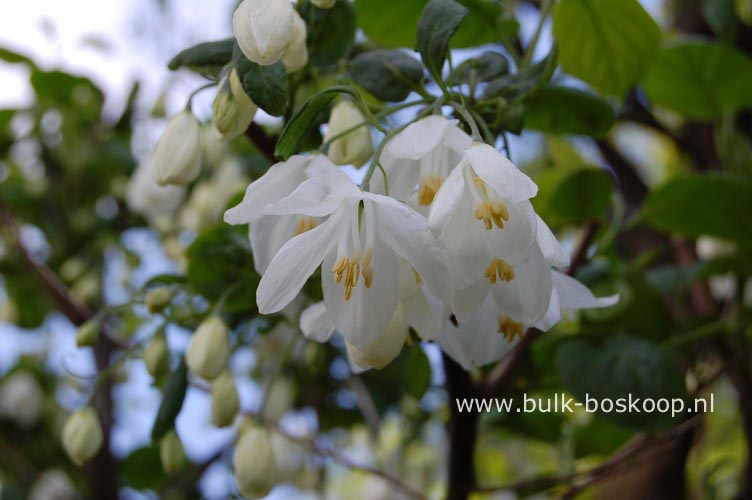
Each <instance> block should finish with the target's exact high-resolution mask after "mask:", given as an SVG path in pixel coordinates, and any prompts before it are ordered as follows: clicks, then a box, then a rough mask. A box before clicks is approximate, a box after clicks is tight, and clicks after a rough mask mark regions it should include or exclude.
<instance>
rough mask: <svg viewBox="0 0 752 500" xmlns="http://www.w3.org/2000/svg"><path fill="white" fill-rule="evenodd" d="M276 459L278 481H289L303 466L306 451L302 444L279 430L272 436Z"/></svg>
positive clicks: (293, 478)
mask: <svg viewBox="0 0 752 500" xmlns="http://www.w3.org/2000/svg"><path fill="white" fill-rule="evenodd" d="M270 440H271V443H272V451H273V452H274V460H275V463H276V464H277V481H279V482H280V483H289V482H292V481H294V480H295V478H296V477H297V476H298V474H299V473H300V471H301V469H302V468H303V461H304V458H305V457H304V453H303V450H302V449H301V447H300V445H298V444H297V443H295V442H294V441H292V440H290V438H288V437H287V436H284V435H282V434H280V433H279V432H272V433H271V437H270Z"/></svg>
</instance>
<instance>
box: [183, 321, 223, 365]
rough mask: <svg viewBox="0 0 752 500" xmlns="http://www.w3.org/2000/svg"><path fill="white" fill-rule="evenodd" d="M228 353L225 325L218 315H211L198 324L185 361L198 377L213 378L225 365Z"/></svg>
mask: <svg viewBox="0 0 752 500" xmlns="http://www.w3.org/2000/svg"><path fill="white" fill-rule="evenodd" d="M229 355H230V346H229V341H228V338H227V326H225V323H224V321H222V318H220V317H219V316H211V317H209V318H207V319H205V320H204V321H203V322H202V323H201V324H200V325H199V326H198V328H197V329H196V332H195V333H194V334H193V336H192V337H191V342H190V344H188V350H187V351H186V353H185V362H186V364H187V365H188V368H190V369H191V371H192V372H193V373H195V374H196V375H198V376H199V377H202V378H205V379H206V380H214V379H215V378H217V376H218V375H219V374H220V373H222V372H223V371H224V369H225V368H226V367H227V358H228V357H229Z"/></svg>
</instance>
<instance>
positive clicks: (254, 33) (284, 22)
mask: <svg viewBox="0 0 752 500" xmlns="http://www.w3.org/2000/svg"><path fill="white" fill-rule="evenodd" d="M294 25H295V12H294V9H293V7H292V4H291V3H290V2H289V0H243V1H242V2H240V5H238V8H237V9H236V10H235V14H234V15H233V16H232V28H233V32H234V33H235V38H236V39H237V41H238V46H240V50H241V51H242V52H243V54H244V55H245V56H246V57H247V58H248V59H250V60H251V61H253V62H255V63H257V64H261V65H262V66H269V65H271V64H274V63H275V62H277V61H279V60H280V58H282V55H283V54H284V52H285V49H286V48H287V46H288V45H289V44H290V40H292V37H293V32H294Z"/></svg>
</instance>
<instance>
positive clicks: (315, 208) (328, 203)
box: [265, 173, 360, 217]
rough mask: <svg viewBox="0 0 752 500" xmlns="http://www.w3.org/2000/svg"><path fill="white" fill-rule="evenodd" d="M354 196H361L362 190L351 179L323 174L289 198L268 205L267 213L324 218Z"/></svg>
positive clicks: (309, 181) (300, 187)
mask: <svg viewBox="0 0 752 500" xmlns="http://www.w3.org/2000/svg"><path fill="white" fill-rule="evenodd" d="M352 196H360V189H359V188H358V186H356V185H355V183H354V182H353V181H352V180H350V178H349V177H347V176H346V175H344V174H343V175H340V174H339V173H338V174H332V173H323V174H322V175H319V176H317V177H314V178H312V179H308V180H307V181H305V182H304V183H302V184H301V185H300V186H298V188H297V189H296V190H295V191H293V192H292V193H291V194H290V195H289V196H287V197H285V198H282V199H281V200H279V201H277V202H276V203H273V204H272V205H268V206H267V207H266V210H265V213H267V214H270V215H289V214H300V215H308V216H311V217H324V216H326V215H329V214H330V213H332V212H334V211H335V210H336V209H337V208H338V207H340V206H341V205H342V202H343V201H344V200H345V199H346V198H348V197H352Z"/></svg>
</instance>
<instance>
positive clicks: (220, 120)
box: [212, 68, 258, 141]
mask: <svg viewBox="0 0 752 500" xmlns="http://www.w3.org/2000/svg"><path fill="white" fill-rule="evenodd" d="M212 110H213V113H212V124H213V125H214V128H215V129H217V132H218V133H219V135H220V137H221V138H222V139H224V140H226V141H229V140H231V139H234V138H236V137H238V136H239V135H241V134H243V133H244V132H245V131H246V129H247V128H248V125H250V124H251V122H252V121H253V117H254V116H256V112H257V111H258V106H256V104H255V103H254V102H253V101H252V100H251V98H250V97H248V94H246V92H245V90H243V85H242V84H241V83H240V78H238V73H237V71H235V69H234V68H233V69H232V71H230V74H229V75H228V76H226V77H225V78H223V79H222V81H221V82H219V85H218V86H217V96H216V97H215V98H214V103H213V104H212Z"/></svg>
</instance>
